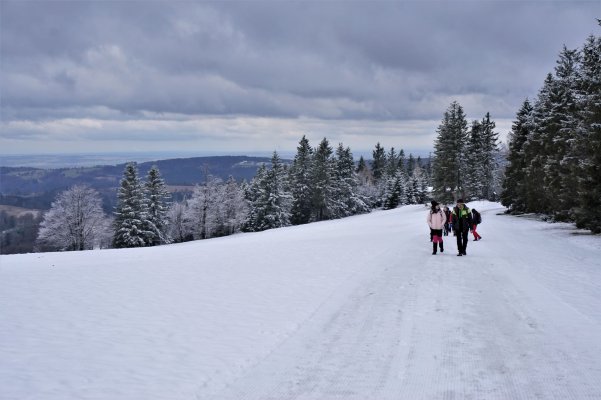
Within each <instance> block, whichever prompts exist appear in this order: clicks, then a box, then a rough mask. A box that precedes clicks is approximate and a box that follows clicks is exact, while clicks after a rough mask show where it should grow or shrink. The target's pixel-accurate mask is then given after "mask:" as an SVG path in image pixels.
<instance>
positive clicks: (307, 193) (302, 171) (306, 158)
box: [290, 135, 313, 225]
mask: <svg viewBox="0 0 601 400" xmlns="http://www.w3.org/2000/svg"><path fill="white" fill-rule="evenodd" d="M312 168H313V149H312V148H311V146H310V145H309V140H308V139H307V138H306V137H305V136H304V135H303V137H302V139H301V140H300V142H299V144H298V147H297V148H296V156H295V157H294V161H293V163H292V166H291V167H290V191H291V194H292V208H291V211H290V222H291V223H292V224H293V225H299V224H306V223H308V222H310V220H311V210H312V200H313V190H312V182H311V171H312Z"/></svg>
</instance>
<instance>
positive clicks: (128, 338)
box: [0, 202, 601, 400]
mask: <svg viewBox="0 0 601 400" xmlns="http://www.w3.org/2000/svg"><path fill="white" fill-rule="evenodd" d="M473 205H474V206H475V207H476V208H478V210H480V211H482V216H483V224H482V225H481V227H480V229H479V232H480V233H481V234H482V235H483V237H484V239H483V240H482V241H479V242H470V243H469V246H468V249H467V252H468V256H467V257H456V256H455V251H454V250H455V249H456V246H455V243H454V240H453V239H454V238H453V237H447V238H445V245H446V251H445V252H444V253H443V254H439V255H436V256H432V255H431V254H430V253H431V245H430V242H429V241H428V230H427V227H426V223H425V219H426V212H427V211H426V209H425V208H424V207H422V206H407V207H402V208H399V209H396V210H391V211H378V212H374V213H372V214H368V215H361V216H356V217H351V218H347V219H344V220H338V221H328V222H321V223H315V224H310V225H305V226H296V227H289V228H283V229H278V230H271V231H266V232H261V233H252V234H238V235H234V236H230V237H226V238H219V239H211V240H205V241H199V242H188V243H184V244H178V245H170V246H162V247H156V248H145V249H126V250H99V251H91V252H77V253H43V254H27V255H14V256H2V259H1V263H0V398H2V399H26V398H31V399H34V398H35V399H38V398H39V399H42V398H43V399H45V400H54V399H61V400H63V399H66V398H73V399H75V398H77V399H109V398H110V399H112V400H118V399H145V400H152V399H165V400H178V399H182V400H183V399H231V400H236V399H242V398H244V399H362V400H364V399H378V400H381V399H382V400H386V399H408V400H409V399H411V400H415V399H443V398H447V399H451V398H458V399H467V398H474V399H531V398H540V399H568V398H569V399H588V398H590V399H592V398H601V380H600V379H599V378H600V377H601V358H599V357H598V355H599V354H601V341H599V332H600V330H601V314H600V313H599V310H600V309H601V298H600V297H599V293H600V289H601V257H600V256H601V238H600V237H599V236H592V235H587V234H584V233H583V232H580V231H576V230H574V229H573V228H572V227H571V226H570V225H567V224H547V223H542V222H538V221H533V220H528V219H525V218H516V217H511V216H507V215H499V214H498V213H499V212H500V211H502V208H501V207H500V206H499V205H497V204H494V203H484V202H483V203H476V204H473Z"/></svg>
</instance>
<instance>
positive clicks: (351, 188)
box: [336, 143, 369, 218]
mask: <svg viewBox="0 0 601 400" xmlns="http://www.w3.org/2000/svg"><path fill="white" fill-rule="evenodd" d="M336 177H337V179H336V186H337V190H336V197H337V203H338V204H339V213H338V214H339V215H338V217H339V218H343V217H347V216H350V215H355V214H360V213H365V212H368V211H369V207H368V206H367V204H366V202H365V200H364V199H363V198H362V196H361V195H360V193H359V191H358V178H357V175H356V173H355V161H354V159H353V154H352V152H351V149H350V148H349V147H346V148H345V147H344V146H343V145H342V143H340V144H339V145H338V148H337V149H336Z"/></svg>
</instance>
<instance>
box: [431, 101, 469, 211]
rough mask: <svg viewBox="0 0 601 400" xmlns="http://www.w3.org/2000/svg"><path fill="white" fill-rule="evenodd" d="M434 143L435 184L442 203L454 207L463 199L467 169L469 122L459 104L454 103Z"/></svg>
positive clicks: (445, 114)
mask: <svg viewBox="0 0 601 400" xmlns="http://www.w3.org/2000/svg"><path fill="white" fill-rule="evenodd" d="M437 133H438V136H437V138H436V141H435V143H434V149H435V151H434V165H433V167H432V184H433V187H434V193H435V196H436V197H437V198H438V200H439V201H440V202H447V203H450V202H452V201H454V200H456V198H454V197H459V196H460V197H463V196H464V195H465V193H464V187H463V186H464V174H465V166H466V142H467V137H468V130H467V121H466V118H465V114H464V112H463V108H462V107H461V105H459V103H458V102H456V101H454V102H453V103H451V105H450V106H449V108H448V109H447V111H445V113H444V116H443V119H442V122H441V124H440V125H439V126H438V128H437Z"/></svg>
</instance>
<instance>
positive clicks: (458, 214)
mask: <svg viewBox="0 0 601 400" xmlns="http://www.w3.org/2000/svg"><path fill="white" fill-rule="evenodd" d="M452 215H453V216H452V218H453V229H454V230H455V236H457V256H467V253H466V251H467V236H468V233H469V231H470V230H471V229H472V214H471V213H470V209H469V208H468V207H467V206H466V205H465V203H464V202H463V199H459V200H457V205H456V206H455V207H453V213H452Z"/></svg>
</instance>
